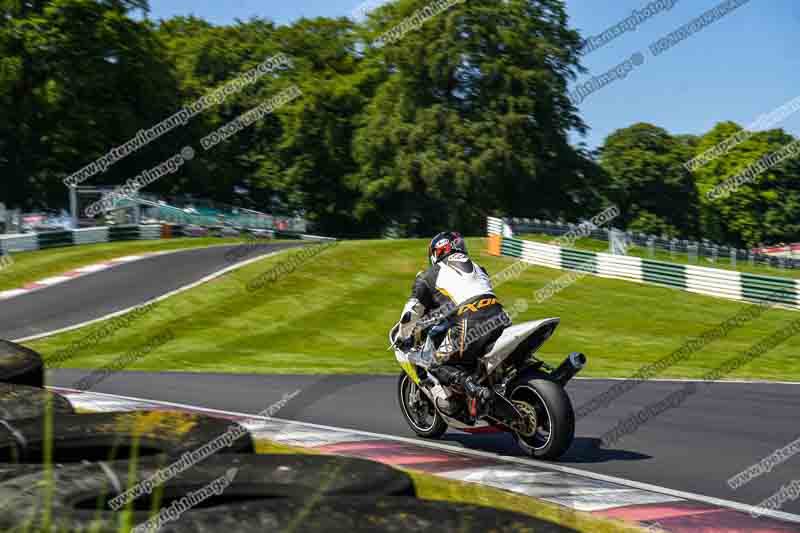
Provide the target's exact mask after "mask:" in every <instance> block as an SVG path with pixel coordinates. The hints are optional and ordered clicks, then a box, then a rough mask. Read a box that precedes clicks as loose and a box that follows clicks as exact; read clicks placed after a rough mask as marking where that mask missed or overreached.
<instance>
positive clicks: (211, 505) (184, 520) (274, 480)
mask: <svg viewBox="0 0 800 533" xmlns="http://www.w3.org/2000/svg"><path fill="white" fill-rule="evenodd" d="M305 457H307V456H269V455H264V456H239V455H227V456H217V457H212V458H209V459H207V460H206V461H204V462H203V463H201V464H198V465H195V466H194V467H192V468H191V469H189V470H187V471H185V472H183V473H182V474H180V475H178V476H177V477H175V478H173V479H171V480H167V481H166V482H165V483H164V484H163V485H162V486H160V487H156V488H153V489H152V493H151V494H147V495H143V496H141V497H140V498H137V499H136V500H134V501H133V502H132V503H130V504H129V505H128V507H127V508H126V510H127V511H128V512H129V514H130V517H129V525H130V526H134V525H141V524H144V523H146V522H147V521H148V520H150V519H154V517H156V516H160V517H162V520H163V522H162V523H160V524H159V525H160V526H161V527H162V528H161V529H160V530H159V531H162V532H167V531H169V532H178V531H180V532H197V533H201V532H202V533H208V532H219V531H236V532H245V533H247V532H254V533H255V532H262V531H276V532H280V531H287V532H288V531H303V532H310V533H323V532H324V533H328V532H337V531H341V532H347V533H361V532H364V533H366V532H370V533H372V532H384V531H385V532H389V531H391V532H400V531H408V532H412V533H414V532H423V531H425V532H427V531H431V530H440V531H459V532H463V533H471V532H476V533H477V532H481V533H484V532H491V531H511V532H520V533H522V532H526V533H528V532H529V533H533V532H537V533H565V532H570V531H572V530H570V529H564V528H560V527H558V526H555V525H553V524H550V523H548V522H544V521H541V520H537V519H535V518H532V517H528V516H525V515H520V514H517V513H512V512H506V511H501V510H497V509H490V508H486V507H478V506H473V505H466V504H452V503H449V502H440V501H426V500H418V499H416V498H414V497H412V496H411V495H399V494H398V490H399V493H406V492H407V491H408V488H407V485H406V482H407V481H408V480H405V479H402V478H403V476H405V474H402V473H401V472H399V471H393V473H391V474H389V472H390V471H392V470H393V469H391V468H390V467H385V466H383V465H379V464H377V463H372V462H370V461H365V460H353V461H349V460H347V459H343V458H338V457H330V456H311V457H317V458H316V459H314V460H312V461H311V462H302V461H297V459H299V458H305ZM347 467H352V468H354V471H353V472H354V473H353V472H348V471H346V470H344V469H345V468H347ZM231 469H235V470H234V471H233V474H230V472H231ZM381 469H385V470H384V471H382V470H381ZM130 470H131V465H130V464H129V463H127V462H114V463H104V464H90V465H81V466H71V467H66V468H63V469H61V470H60V471H59V473H58V476H57V477H56V478H55V479H54V482H53V483H52V485H50V486H49V487H48V489H45V488H44V487H45V486H47V480H46V478H45V477H44V476H45V474H44V473H41V472H40V473H34V474H29V475H25V476H20V477H16V478H14V479H11V480H9V481H6V482H4V483H0V528H4V529H3V530H5V528H11V527H19V526H20V524H24V525H25V527H28V528H30V529H31V530H36V531H64V530H67V531H87V530H92V531H109V532H111V531H120V528H119V524H120V522H119V520H120V516H121V515H120V512H118V511H114V510H113V509H114V507H112V506H111V501H112V500H113V498H115V497H116V496H117V495H118V494H120V493H121V492H122V490H123V489H124V488H126V487H128V486H130V484H129V483H128V480H133V479H132V477H131V475H130ZM135 470H136V472H135V476H134V479H141V478H146V477H147V476H149V475H152V474H153V473H155V470H156V469H155V467H154V466H153V464H152V460H149V459H145V460H143V461H142V462H141V463H140V464H137V465H136V467H135ZM371 472H374V473H377V474H378V475H377V476H376V477H377V478H378V479H375V480H369V479H367V478H365V477H364V475H365V474H369V473H371ZM332 474H333V475H332ZM224 476H227V478H226V477H224ZM220 479H228V480H229V482H228V483H227V484H225V483H223V484H222V485H218V486H217V487H216V488H217V490H214V491H213V493H212V492H211V491H210V490H209V491H208V492H207V493H203V496H204V499H202V500H200V499H199V498H198V497H195V496H191V498H192V501H190V500H189V498H190V496H189V495H191V494H192V493H194V494H198V492H196V491H202V490H204V489H205V488H206V487H209V486H212V484H213V483H215V482H216V481H218V480H220ZM298 479H299V480H300V486H301V487H302V494H300V493H298V490H297V488H296V487H295V486H294V483H295V481H296V480H298ZM381 479H383V480H388V481H389V482H390V483H389V485H390V486H391V487H394V489H393V490H387V488H386V487H380V481H381ZM306 483H311V484H313V487H308V486H304V484H306ZM44 490H49V491H50V494H51V500H50V501H51V502H52V505H51V507H50V508H49V509H47V510H45V509H42V508H41V501H42V498H43V497H44V494H43V492H42V491H44ZM360 490H367V491H370V492H360V493H359V494H357V495H356V494H350V493H351V492H357V491H360ZM298 494H299V497H298ZM205 496H208V497H207V498H205ZM190 503H191V505H190ZM116 508H119V507H116ZM48 519H49V520H50V521H49V522H47V523H46V522H45V521H46V520H48ZM45 526H49V527H45Z"/></svg>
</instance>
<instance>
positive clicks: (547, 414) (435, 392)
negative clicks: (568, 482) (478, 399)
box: [389, 318, 586, 460]
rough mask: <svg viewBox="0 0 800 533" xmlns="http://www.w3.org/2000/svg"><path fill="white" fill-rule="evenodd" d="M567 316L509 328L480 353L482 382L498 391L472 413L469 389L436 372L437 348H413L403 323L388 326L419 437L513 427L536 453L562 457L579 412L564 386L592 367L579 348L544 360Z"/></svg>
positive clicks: (401, 393)
mask: <svg viewBox="0 0 800 533" xmlns="http://www.w3.org/2000/svg"><path fill="white" fill-rule="evenodd" d="M559 322H560V319H559V318H546V319H543V320H537V321H533V322H524V323H522V324H518V325H514V326H509V327H507V328H506V329H504V330H503V332H502V334H501V335H500V337H499V338H498V339H497V340H496V341H495V342H494V344H492V345H489V346H487V352H486V354H485V355H483V357H481V358H480V359H479V362H478V369H477V371H476V376H477V378H478V382H479V383H481V384H482V385H483V386H487V387H489V389H490V390H491V391H492V394H493V401H492V402H490V405H491V407H490V409H489V411H488V412H487V413H486V414H485V415H484V416H482V417H480V418H479V419H477V420H475V419H473V418H472V416H470V414H469V410H468V409H467V401H466V399H465V395H464V392H463V390H460V388H459V387H456V386H452V387H445V386H443V385H442V384H441V383H440V382H439V380H438V379H437V378H436V376H435V375H433V373H431V372H429V370H430V369H431V367H433V366H434V365H436V364H437V363H436V360H435V358H434V353H435V346H434V345H433V341H432V339H431V335H428V336H427V337H426V338H425V340H424V342H423V341H422V340H421V338H420V337H419V336H417V339H416V342H413V343H412V344H411V345H408V346H406V345H405V343H403V342H402V341H400V339H399V337H398V335H399V332H400V327H401V324H400V323H397V324H396V325H395V326H394V327H393V328H392V330H391V331H390V332H389V342H390V343H391V348H392V349H394V352H395V357H396V358H397V361H398V363H399V364H400V366H401V367H402V369H403V371H402V372H401V373H400V377H399V380H398V385H397V393H398V398H399V401H400V410H401V411H402V413H403V416H404V417H405V419H406V422H408V424H409V426H410V427H411V429H412V430H413V431H414V432H415V433H416V434H417V435H419V436H420V437H424V438H430V439H436V438H439V437H441V436H442V435H443V434H444V433H445V431H447V429H448V428H454V429H458V430H461V431H464V432H467V433H490V432H510V433H512V434H513V436H514V439H515V440H516V442H517V444H518V445H519V446H520V448H521V449H522V450H523V451H524V452H525V453H527V454H528V455H530V456H532V457H535V458H537V459H545V460H553V459H558V458H559V457H561V456H562V455H563V454H564V453H565V452H566V451H567V449H569V447H570V445H571V444H572V440H573V439H574V435H575V413H574V411H573V409H572V403H571V402H570V399H569V396H568V395H567V393H566V391H565V390H564V387H565V385H566V384H567V382H568V381H569V380H570V379H572V378H573V377H574V376H575V375H576V374H577V373H578V372H580V371H581V369H582V368H583V367H584V366H585V365H586V356H584V355H583V354H582V353H580V352H573V353H571V354H569V356H567V358H566V359H565V360H564V361H563V362H562V363H561V364H560V365H559V366H558V367H552V366H551V365H548V364H547V363H545V362H544V361H542V360H540V359H538V358H537V357H536V356H535V354H536V352H537V350H538V349H539V348H540V347H541V346H542V344H544V342H545V341H546V340H547V339H549V338H550V336H551V335H552V334H553V332H554V331H555V329H556V328H557V327H558V324H559Z"/></svg>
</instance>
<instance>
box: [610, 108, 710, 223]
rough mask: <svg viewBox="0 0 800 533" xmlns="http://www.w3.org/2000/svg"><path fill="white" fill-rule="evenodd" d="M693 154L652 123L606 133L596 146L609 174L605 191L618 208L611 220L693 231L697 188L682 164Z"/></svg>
mask: <svg viewBox="0 0 800 533" xmlns="http://www.w3.org/2000/svg"><path fill="white" fill-rule="evenodd" d="M691 156H692V152H691V150H690V146H689V144H688V143H687V142H685V140H681V141H679V140H677V139H676V138H674V137H672V136H671V135H670V134H669V133H667V132H666V131H665V130H663V129H662V128H658V127H656V126H653V125H652V124H646V123H638V124H634V125H633V126H630V127H628V128H623V129H620V130H616V131H615V132H613V133H612V134H611V135H609V136H608V137H607V138H606V139H605V142H604V143H603V146H602V147H601V148H600V165H601V166H602V168H603V170H604V171H605V172H606V173H607V174H608V176H609V184H608V186H607V188H606V190H605V194H606V195H607V197H608V198H609V200H610V201H611V202H612V203H614V204H616V205H617V206H618V207H619V209H620V211H621V214H620V216H619V218H618V219H617V221H615V223H619V224H621V225H623V226H625V227H629V228H630V229H635V230H637V231H645V232H651V233H661V232H666V233H668V234H670V235H677V234H683V235H688V234H692V233H695V232H696V231H697V229H698V226H697V213H696V206H697V192H696V190H695V187H694V183H693V179H692V176H691V175H690V174H689V173H688V171H687V170H686V169H685V168H684V166H683V164H684V163H685V162H686V161H687V160H688V159H690V158H691Z"/></svg>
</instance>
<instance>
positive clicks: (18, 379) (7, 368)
mask: <svg viewBox="0 0 800 533" xmlns="http://www.w3.org/2000/svg"><path fill="white" fill-rule="evenodd" d="M0 383H15V384H17V385H29V386H31V387H43V386H44V362H43V361H42V356H41V355H39V354H38V353H36V352H34V351H33V350H31V349H30V348H26V347H25V346H22V345H21V344H17V343H15V342H11V341H6V340H2V339H0Z"/></svg>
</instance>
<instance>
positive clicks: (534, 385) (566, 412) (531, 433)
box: [510, 379, 575, 460]
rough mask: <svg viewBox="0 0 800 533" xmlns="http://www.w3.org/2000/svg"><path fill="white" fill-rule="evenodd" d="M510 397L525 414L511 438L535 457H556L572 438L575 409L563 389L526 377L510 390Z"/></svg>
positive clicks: (550, 382)
mask: <svg viewBox="0 0 800 533" xmlns="http://www.w3.org/2000/svg"><path fill="white" fill-rule="evenodd" d="M510 399H511V401H512V402H513V403H514V405H515V406H516V407H517V409H518V410H519V411H520V412H521V413H522V414H523V416H524V417H525V422H524V424H523V425H522V426H520V427H517V428H515V431H514V438H515V439H516V441H517V444H518V445H519V447H520V448H522V450H523V451H525V453H527V454H528V455H530V456H531V457H535V458H537V459H545V460H554V459H558V458H559V457H561V456H562V455H564V453H566V451H567V450H568V449H569V447H570V445H571V444H572V440H573V439H574V437H575V412H574V411H573V410H572V402H570V400H569V396H567V393H566V391H564V388H563V387H562V386H561V385H559V384H558V383H554V382H552V381H549V380H546V379H528V380H526V381H523V382H522V383H519V384H518V385H517V386H516V387H514V389H513V390H512V391H511V394H510Z"/></svg>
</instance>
